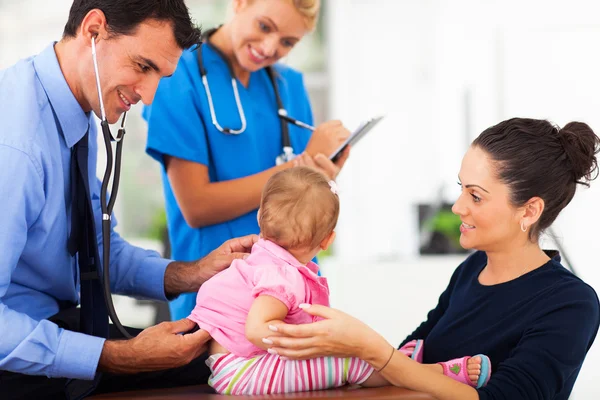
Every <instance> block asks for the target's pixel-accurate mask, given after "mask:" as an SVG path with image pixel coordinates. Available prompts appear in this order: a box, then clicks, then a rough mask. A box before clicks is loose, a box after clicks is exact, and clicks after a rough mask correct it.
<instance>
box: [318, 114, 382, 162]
mask: <svg viewBox="0 0 600 400" xmlns="http://www.w3.org/2000/svg"><path fill="white" fill-rule="evenodd" d="M383 117H384V116H383V115H381V116H378V117H374V118H371V119H370V120H367V121H363V122H361V123H360V125H359V126H358V128H356V130H355V131H354V132H352V134H351V135H350V136H349V137H348V139H346V140H345V141H344V143H342V144H341V146H340V147H338V148H337V149H336V150H335V151H334V152H333V153H332V154H331V155H330V156H329V159H330V160H331V161H333V162H335V161H337V159H338V158H339V157H340V155H341V154H342V151H343V150H344V149H345V148H346V146H348V145H350V146H354V145H355V144H356V143H358V142H359V141H360V139H362V138H363V137H364V136H365V135H366V134H367V133H369V131H370V130H371V129H373V127H374V126H375V125H377V124H378V123H379V121H381V120H382V119H383Z"/></svg>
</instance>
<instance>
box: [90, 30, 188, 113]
mask: <svg viewBox="0 0 600 400" xmlns="http://www.w3.org/2000/svg"><path fill="white" fill-rule="evenodd" d="M90 46H91V44H90ZM181 54H182V49H181V48H179V47H178V45H177V42H176V41H175V36H174V34H173V29H172V27H171V25H170V24H169V23H165V22H160V21H155V20H148V21H146V22H143V23H141V24H140V25H139V27H138V29H137V30H136V31H135V32H134V33H133V34H131V35H120V36H116V37H114V38H111V39H104V40H102V39H100V40H98V41H97V42H96V57H97V59H98V70H99V75H100V87H101V89H102V100H103V101H104V108H105V110H106V117H107V120H108V122H109V123H111V124H113V123H116V122H117V121H118V120H119V117H120V116H121V115H122V114H123V113H124V112H126V111H129V109H130V108H131V106H132V105H133V104H136V103H138V102H139V101H142V102H143V103H144V104H150V103H151V102H152V100H153V99H154V94H155V93H156V89H157V87H158V82H159V80H160V79H161V78H162V77H165V76H170V75H172V74H173V72H175V68H176V67H177V63H178V61H179V57H180V56H181ZM82 60H84V61H82V62H84V63H85V65H86V68H85V70H86V72H85V77H84V79H83V82H84V83H85V90H84V93H85V98H86V100H87V102H88V103H89V105H90V108H91V109H92V110H93V111H94V113H95V114H96V115H97V116H98V117H101V113H100V102H99V101H98V91H97V89H96V78H95V75H94V67H93V61H92V56H91V47H90V53H89V54H83V55H82Z"/></svg>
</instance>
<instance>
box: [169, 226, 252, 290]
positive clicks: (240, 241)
mask: <svg viewBox="0 0 600 400" xmlns="http://www.w3.org/2000/svg"><path fill="white" fill-rule="evenodd" d="M257 241H258V236H257V235H248V236H242V237H239V238H235V239H230V240H228V241H226V242H225V243H223V244H222V245H221V246H219V247H217V248H216V249H214V250H213V251H211V252H210V253H209V254H207V255H206V256H205V257H204V258H201V259H200V260H198V261H192V262H183V261H173V262H172V263H170V264H169V265H168V266H167V269H166V271H165V279H164V285H165V295H166V296H167V298H171V297H173V296H176V295H179V294H181V293H187V292H197V291H198V289H200V286H201V285H202V284H203V283H204V282H206V281H207V280H209V279H210V278H212V277H213V276H215V275H216V274H218V273H219V272H221V271H223V270H224V269H225V268H228V267H229V266H230V265H231V263H232V262H233V260H235V259H238V258H246V257H247V256H248V253H250V250H251V249H252V246H253V245H254V243H256V242H257Z"/></svg>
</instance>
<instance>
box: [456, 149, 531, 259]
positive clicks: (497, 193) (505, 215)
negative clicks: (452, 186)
mask: <svg viewBox="0 0 600 400" xmlns="http://www.w3.org/2000/svg"><path fill="white" fill-rule="evenodd" d="M458 179H459V185H460V191H461V193H460V196H459V197H458V199H457V200H456V202H455V203H454V206H453V207H452V212H454V214H456V215H458V216H459V217H460V219H461V220H462V225H461V226H460V233H461V235H460V244H461V246H462V247H464V248H465V249H477V250H483V251H487V252H493V251H498V250H503V249H506V248H508V246H513V245H516V244H517V243H518V242H519V241H520V240H522V235H520V225H519V217H518V216H517V208H516V207H515V206H513V205H512V204H511V203H510V201H509V199H510V197H509V196H510V192H509V188H508V186H507V185H506V184H504V183H503V182H501V181H500V180H499V179H498V178H497V177H496V172H495V167H494V165H493V163H492V162H491V160H490V158H489V156H488V154H487V153H486V152H485V151H483V150H481V149H480V148H478V147H470V148H469V150H468V151H467V153H466V154H465V156H464V158H463V161H462V165H461V168H460V173H459V175H458Z"/></svg>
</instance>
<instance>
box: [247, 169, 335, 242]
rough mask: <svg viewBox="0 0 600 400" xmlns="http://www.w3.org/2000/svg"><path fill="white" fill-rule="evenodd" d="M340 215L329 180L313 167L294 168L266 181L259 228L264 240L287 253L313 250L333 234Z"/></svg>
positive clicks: (261, 201) (261, 202)
mask: <svg viewBox="0 0 600 400" xmlns="http://www.w3.org/2000/svg"><path fill="white" fill-rule="evenodd" d="M334 187H335V186H334ZM339 213H340V201H339V198H338V195H337V192H336V191H335V189H333V190H332V187H331V185H330V183H329V179H328V178H326V177H325V175H323V174H322V173H320V172H318V171H316V170H314V169H312V168H308V167H294V168H290V169H286V170H283V171H280V172H278V173H276V174H274V175H273V176H272V177H271V178H270V179H269V180H268V181H267V183H266V185H265V187H264V189H263V192H262V198H261V200H260V211H259V219H258V225H259V226H260V233H261V235H262V237H263V238H264V239H267V240H270V241H272V242H275V243H277V244H278V245H279V246H281V247H283V248H284V249H286V250H312V249H315V248H317V247H318V246H319V244H320V243H321V242H322V241H323V240H324V239H325V238H327V236H328V235H330V234H331V233H332V232H333V230H334V229H335V226H336V225H337V220H338V216H339Z"/></svg>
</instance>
